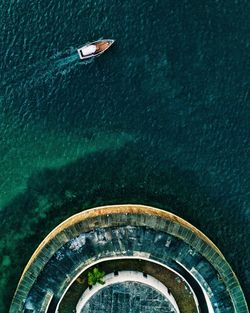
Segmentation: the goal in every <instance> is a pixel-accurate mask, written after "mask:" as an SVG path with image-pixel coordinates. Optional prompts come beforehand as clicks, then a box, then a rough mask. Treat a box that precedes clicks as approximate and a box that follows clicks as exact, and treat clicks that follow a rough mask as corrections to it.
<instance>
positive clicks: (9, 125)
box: [0, 0, 250, 313]
mask: <svg viewBox="0 0 250 313" xmlns="http://www.w3.org/2000/svg"><path fill="white" fill-rule="evenodd" d="M249 14H250V2H249V1H247V0H238V1H235V0H227V1H216V0H211V1H209V0H204V1H200V0H181V1H176V0H154V1H151V0H138V1H134V0H126V1H122V0H117V1H110V0H109V1H108V0H95V1H94V0H74V1H73V0H68V1H66V0H60V1H58V0H57V1H56V0H43V1H30V0H29V1H27V0H22V1H13V0H11V1H4V0H1V1H0V25H1V32H0V44H1V49H0V53H1V58H0V208H1V210H0V220H1V222H0V226H1V227H0V235H1V236H0V269H1V274H0V311H1V312H3V313H5V312H7V311H8V308H9V305H10V301H11V298H12V296H13V293H14V290H15V287H16V285H17V282H18V279H19V277H20V274H21V272H22V270H23V268H24V265H25V264H26V262H27V261H28V259H29V257H30V256H31V254H32V252H33V251H34V249H35V248H36V247H37V245H38V244H39V242H40V241H41V240H42V239H43V238H44V236H46V234H47V233H48V232H49V231H50V230H51V229H53V227H55V226H56V225H57V224H58V223H59V222H61V221H62V220H64V219H65V218H67V217H68V216H70V215H72V214H74V213H76V212H79V211H80V210H82V209H84V208H89V207H93V206H96V205H100V204H111V203H128V202H130V203H131V202H134V203H143V204H148V205H154V206H158V207H160V208H163V209H167V210H169V211H171V212H174V213H175V214H177V215H180V216H181V217H183V218H185V219H187V220H188V221H189V222H191V223H193V224H194V225H195V226H197V227H198V228H200V229H201V230H202V231H204V232H205V233H206V234H207V235H208V236H209V237H210V238H211V239H212V240H213V241H214V242H215V243H216V244H217V245H218V246H219V248H220V249H221V250H222V252H223V253H224V255H225V257H226V258H227V260H228V261H229V262H230V263H231V265H232V267H233V269H234V270H235V272H236V274H237V275H238V277H239V279H240V282H241V284H242V286H243V288H244V291H245V293H246V294H247V295H249V290H250V281H249V277H250V270H249V269H250V262H249V254H250V248H249V243H248V242H247V238H248V239H249V236H250V230H249V228H250V161H249V156H250V123H249V121H250V103H249V102H250V101H249V97H250V93H249V90H250V74H249V73H250V58H249V55H250V37H249V33H250V20H249ZM101 37H106V38H114V39H116V42H115V44H114V45H113V46H112V47H111V48H110V50H108V51H107V52H106V53H105V54H103V55H102V56H101V57H100V58H97V59H95V60H93V61H92V62H80V61H79V60H78V57H77V54H76V48H78V47H79V46H81V45H82V44H84V43H85V42H87V41H89V40H96V39H98V38H101ZM41 225H42V227H41ZM248 241H249V240H248Z"/></svg>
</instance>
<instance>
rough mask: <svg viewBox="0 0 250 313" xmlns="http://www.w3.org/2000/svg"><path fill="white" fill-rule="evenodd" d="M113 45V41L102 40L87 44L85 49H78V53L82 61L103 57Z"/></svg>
mask: <svg viewBox="0 0 250 313" xmlns="http://www.w3.org/2000/svg"><path fill="white" fill-rule="evenodd" d="M113 43H114V40H113V39H101V40H97V41H93V42H89V43H86V44H85V45H84V46H83V47H81V48H79V49H77V52H78V54H79V57H80V59H81V60H84V59H89V58H93V57H97V56H99V55H101V54H102V53H103V52H104V51H106V50H107V49H108V48H109V47H110V46H111V45H112V44H113Z"/></svg>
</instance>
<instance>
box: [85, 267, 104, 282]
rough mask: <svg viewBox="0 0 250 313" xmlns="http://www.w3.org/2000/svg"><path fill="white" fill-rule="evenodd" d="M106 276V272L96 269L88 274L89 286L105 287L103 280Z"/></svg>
mask: <svg viewBox="0 0 250 313" xmlns="http://www.w3.org/2000/svg"><path fill="white" fill-rule="evenodd" d="M104 275H105V272H103V271H101V270H99V269H98V268H96V267H95V268H94V269H93V270H92V271H90V272H88V285H89V286H93V285H95V284H97V283H98V284H101V285H103V284H104V283H105V282H104V280H103V277H104Z"/></svg>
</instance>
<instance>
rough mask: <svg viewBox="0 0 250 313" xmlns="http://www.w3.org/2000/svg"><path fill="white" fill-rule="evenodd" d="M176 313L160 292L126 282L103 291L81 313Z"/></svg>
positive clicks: (136, 283)
mask: <svg viewBox="0 0 250 313" xmlns="http://www.w3.org/2000/svg"><path fill="white" fill-rule="evenodd" d="M107 312H109V313H118V312H119V313H175V312H176V311H175V309H174V307H173V306H172V304H171V303H170V302H169V301H168V300H167V299H166V298H165V297H164V296H163V295H162V294H161V293H159V292H158V291H156V290H155V289H153V288H150V287H149V286H147V285H144V284H141V283H138V282H124V283H119V284H114V285H110V286H108V287H105V288H103V289H101V290H100V291H99V292H98V293H97V294H95V295H94V296H93V297H92V298H91V299H90V300H89V302H87V304H86V305H85V306H84V308H83V309H82V311H81V313H107Z"/></svg>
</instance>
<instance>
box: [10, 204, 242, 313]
mask: <svg viewBox="0 0 250 313" xmlns="http://www.w3.org/2000/svg"><path fill="white" fill-rule="evenodd" d="M124 256H131V257H136V258H146V259H148V260H152V261H155V262H159V263H160V264H163V265H165V266H168V267H169V268H172V269H173V270H174V271H175V272H176V273H179V275H180V277H182V278H183V279H185V280H187V281H188V282H189V283H190V284H191V287H192V288H193V290H195V292H197V294H199V295H198V299H201V298H202V297H204V298H205V302H206V304H207V306H204V305H203V307H202V310H201V311H202V312H210V311H213V312H239V313H246V312H248V309H247V304H246V301H245V298H244V295H243V293H242V290H241V287H240V285H239V282H238V280H237V278H236V276H235V274H234V273H233V271H232V269H231V267H230V266H229V264H228V263H227V262H226V260H225V259H224V257H223V255H222V253H221V252H220V251H219V249H218V248H217V247H216V246H215V245H214V244H213V243H212V242H211V241H210V240H209V239H208V238H207V237H206V236H205V235H204V234H203V233H201V232H200V231H199V230H197V229H196V228H195V227H194V226H192V225H191V224H189V223H187V222H186V221H184V220H183V219H181V218H179V217H177V216H176V215H173V214H171V213H169V212H166V211H163V210H159V209H155V208H152V207H147V206H142V205H115V206H106V207H99V208H95V209H91V210H87V211H84V212H81V213H79V214H76V215H74V216H72V217H70V218H69V219H67V220H66V221H65V222H63V223H62V224H60V225H59V226H58V227H56V228H55V229H54V230H53V231H52V232H51V233H50V234H49V235H48V236H47V237H46V238H45V239H44V241H43V242H42V243H41V245H40V246H39V247H38V248H37V250H36V251H35V253H34V254H33V256H32V257H31V259H30V261H29V263H28V264H27V266H26V268H25V270H24V272H23V274H22V277H21V279H20V282H19V284H18V287H17V290H16V293H15V295H14V298H13V301H12V305H11V308H10V313H17V312H55V310H56V307H57V305H58V303H59V302H60V301H61V298H62V296H63V295H64V294H65V292H66V291H67V288H68V286H69V285H70V284H72V282H73V281H74V280H75V279H76V278H77V277H78V276H79V274H80V273H82V272H83V271H84V269H85V268H86V267H88V266H89V265H90V264H91V263H92V262H93V261H96V260H102V259H104V258H107V257H110V258H112V257H124ZM203 300H204V299H203ZM200 305H202V299H201V300H200Z"/></svg>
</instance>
